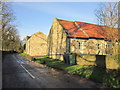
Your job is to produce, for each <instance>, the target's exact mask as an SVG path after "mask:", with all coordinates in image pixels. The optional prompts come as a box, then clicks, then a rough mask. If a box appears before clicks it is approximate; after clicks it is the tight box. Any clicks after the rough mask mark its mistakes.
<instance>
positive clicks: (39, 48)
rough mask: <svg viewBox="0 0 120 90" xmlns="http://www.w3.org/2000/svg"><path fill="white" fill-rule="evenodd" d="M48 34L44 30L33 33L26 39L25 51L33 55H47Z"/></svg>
mask: <svg viewBox="0 0 120 90" xmlns="http://www.w3.org/2000/svg"><path fill="white" fill-rule="evenodd" d="M47 50H48V47H47V36H46V35H45V34H43V33H42V32H38V33H35V34H33V35H32V36H31V37H30V38H29V39H28V40H27V41H26V50H25V52H26V53H27V54H29V55H31V56H44V55H47Z"/></svg>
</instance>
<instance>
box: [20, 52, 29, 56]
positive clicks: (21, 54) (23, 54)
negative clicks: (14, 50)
mask: <svg viewBox="0 0 120 90" xmlns="http://www.w3.org/2000/svg"><path fill="white" fill-rule="evenodd" d="M19 55H20V56H23V57H24V56H30V55H29V54H26V53H20V54H19Z"/></svg>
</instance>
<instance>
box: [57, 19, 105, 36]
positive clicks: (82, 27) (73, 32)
mask: <svg viewBox="0 0 120 90" xmlns="http://www.w3.org/2000/svg"><path fill="white" fill-rule="evenodd" d="M58 21H59V23H60V24H61V25H62V26H63V28H64V29H65V30H66V32H67V33H68V34H69V35H70V37H80V38H106V36H107V33H106V34H105V30H106V29H105V28H107V27H105V26H100V25H95V24H89V23H84V22H78V21H74V22H72V21H66V20H60V19H59V20H58Z"/></svg>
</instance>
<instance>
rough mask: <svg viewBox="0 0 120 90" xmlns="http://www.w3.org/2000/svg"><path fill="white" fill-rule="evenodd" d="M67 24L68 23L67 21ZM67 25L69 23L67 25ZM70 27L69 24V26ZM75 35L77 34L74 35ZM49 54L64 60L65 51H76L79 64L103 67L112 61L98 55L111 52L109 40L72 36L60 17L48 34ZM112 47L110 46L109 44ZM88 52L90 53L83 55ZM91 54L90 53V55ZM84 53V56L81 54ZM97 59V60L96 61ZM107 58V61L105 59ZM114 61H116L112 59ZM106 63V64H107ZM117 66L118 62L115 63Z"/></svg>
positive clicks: (108, 65) (108, 66)
mask: <svg viewBox="0 0 120 90" xmlns="http://www.w3.org/2000/svg"><path fill="white" fill-rule="evenodd" d="M65 24H66V23H65ZM66 26H67V25H66ZM68 27H69V26H68ZM74 36H75V35H74ZM47 42H48V56H49V57H50V58H54V59H60V60H63V55H64V53H67V54H71V53H75V54H77V56H76V61H77V64H78V65H96V64H97V65H99V66H101V67H105V66H106V68H108V69H109V68H110V69H112V67H111V65H110V64H111V63H110V62H109V60H108V58H104V60H100V59H99V58H97V56H96V55H103V56H104V55H106V54H110V53H111V51H110V49H108V48H107V47H108V46H107V45H108V42H107V41H105V40H104V39H102V38H80V37H79V38H76V37H70V36H69V34H68V33H67V32H66V29H65V28H64V27H63V26H62V25H61V24H60V23H59V19H56V18H55V19H54V22H53V24H52V27H51V29H50V32H49V35H48V40H47ZM109 48H110V46H109ZM83 54H88V55H83ZM89 54H90V55H89ZM80 55H82V57H81V56H80ZM96 60H97V61H96ZM105 60H107V61H105ZM112 63H115V62H114V61H112ZM105 64H106V65H105ZM115 65H116V67H113V68H115V69H116V68H117V64H115Z"/></svg>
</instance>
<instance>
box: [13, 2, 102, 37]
mask: <svg viewBox="0 0 120 90" xmlns="http://www.w3.org/2000/svg"><path fill="white" fill-rule="evenodd" d="M99 5H100V2H14V3H12V5H11V6H12V9H13V11H14V15H15V16H16V24H17V25H18V27H17V28H18V32H19V34H20V38H21V39H23V38H25V37H26V36H27V35H32V34H34V33H36V32H43V33H44V34H46V35H48V33H49V30H50V27H51V25H52V22H53V19H54V18H58V19H63V20H69V21H80V22H87V23H94V24H96V23H97V21H96V17H95V9H97V8H99Z"/></svg>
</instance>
